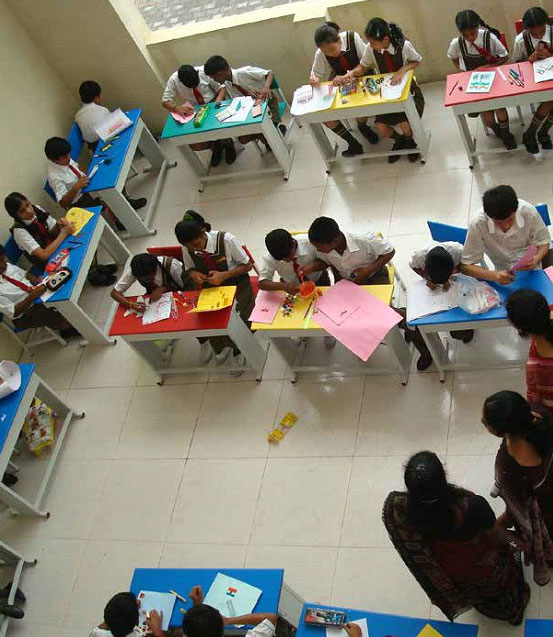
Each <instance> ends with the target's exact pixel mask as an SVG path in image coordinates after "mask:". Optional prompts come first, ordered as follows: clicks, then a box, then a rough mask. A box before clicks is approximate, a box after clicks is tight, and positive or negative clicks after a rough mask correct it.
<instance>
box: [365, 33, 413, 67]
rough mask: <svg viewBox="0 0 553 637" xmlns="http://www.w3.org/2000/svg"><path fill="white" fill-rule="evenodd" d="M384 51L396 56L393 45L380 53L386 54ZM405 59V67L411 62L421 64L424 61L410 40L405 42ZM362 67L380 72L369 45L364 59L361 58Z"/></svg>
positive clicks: (403, 53) (403, 55)
mask: <svg viewBox="0 0 553 637" xmlns="http://www.w3.org/2000/svg"><path fill="white" fill-rule="evenodd" d="M384 51H388V52H389V53H390V55H394V53H395V52H396V47H395V46H394V45H393V44H390V46H389V47H388V48H387V49H382V51H380V53H384ZM401 55H402V57H403V66H405V65H406V64H409V63H410V62H420V61H421V60H422V55H421V54H420V53H419V52H418V51H417V50H416V49H415V47H414V46H413V43H412V42H410V41H409V40H405V42H404V43H403V50H402V52H401ZM361 65H362V66H364V67H365V68H374V69H376V70H377V72H379V70H378V65H377V63H376V60H375V58H374V53H373V50H372V47H371V45H370V44H367V45H366V47H365V52H364V53H363V57H362V58H361Z"/></svg>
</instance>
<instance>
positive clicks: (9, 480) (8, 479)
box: [2, 471, 18, 487]
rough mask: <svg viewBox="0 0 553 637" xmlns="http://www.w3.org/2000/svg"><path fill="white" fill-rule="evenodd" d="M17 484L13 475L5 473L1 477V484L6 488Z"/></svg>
mask: <svg viewBox="0 0 553 637" xmlns="http://www.w3.org/2000/svg"><path fill="white" fill-rule="evenodd" d="M17 482H18V477H17V476H14V475H13V473H8V472H7V471H6V473H5V474H4V476H3V477H2V484H3V485H5V486H6V487H13V486H14V485H16V484H17Z"/></svg>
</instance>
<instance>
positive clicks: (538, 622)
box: [524, 619, 553, 637]
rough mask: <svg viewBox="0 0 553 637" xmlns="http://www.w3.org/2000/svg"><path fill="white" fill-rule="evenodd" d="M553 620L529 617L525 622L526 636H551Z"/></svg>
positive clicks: (552, 633)
mask: <svg viewBox="0 0 553 637" xmlns="http://www.w3.org/2000/svg"><path fill="white" fill-rule="evenodd" d="M551 635H553V621H552V620H551V619H527V620H526V621H525V622H524V637H551Z"/></svg>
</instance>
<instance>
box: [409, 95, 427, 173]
mask: <svg viewBox="0 0 553 637" xmlns="http://www.w3.org/2000/svg"><path fill="white" fill-rule="evenodd" d="M405 115H406V117H407V119H408V120H409V125H410V126H411V130H412V131H413V138H414V140H415V142H416V143H417V146H418V148H419V150H420V154H421V161H422V162H426V158H427V156H428V148H429V146H430V138H429V137H428V133H427V132H426V130H425V128H424V124H423V123H422V120H421V118H420V115H419V113H418V111H417V107H416V106H415V102H414V101H413V98H412V96H411V95H410V96H409V97H408V99H407V102H406V103H405Z"/></svg>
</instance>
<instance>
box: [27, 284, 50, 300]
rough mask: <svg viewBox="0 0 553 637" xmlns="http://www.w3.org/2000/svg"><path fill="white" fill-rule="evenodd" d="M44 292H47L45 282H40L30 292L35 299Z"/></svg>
mask: <svg viewBox="0 0 553 637" xmlns="http://www.w3.org/2000/svg"><path fill="white" fill-rule="evenodd" d="M44 292H46V286H45V285H44V283H40V284H39V285H37V286H36V287H34V288H33V289H32V290H31V291H30V292H29V296H31V297H32V298H33V299H38V297H39V296H42V295H43V294H44Z"/></svg>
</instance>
